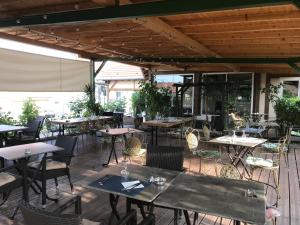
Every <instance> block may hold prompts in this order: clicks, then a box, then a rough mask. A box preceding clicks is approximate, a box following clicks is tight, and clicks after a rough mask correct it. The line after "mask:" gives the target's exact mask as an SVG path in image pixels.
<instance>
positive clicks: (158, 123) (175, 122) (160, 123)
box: [143, 117, 193, 145]
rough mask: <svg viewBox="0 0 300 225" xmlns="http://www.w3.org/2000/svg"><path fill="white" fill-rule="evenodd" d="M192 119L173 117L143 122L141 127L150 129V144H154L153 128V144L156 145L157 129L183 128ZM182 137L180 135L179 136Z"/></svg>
mask: <svg viewBox="0 0 300 225" xmlns="http://www.w3.org/2000/svg"><path fill="white" fill-rule="evenodd" d="M192 120H193V118H192V117H175V118H168V119H166V120H148V121H145V122H143V125H146V126H150V127H152V130H151V143H152V145H153V143H154V128H155V144H156V145H157V140H158V128H159V127H160V128H173V127H177V126H183V124H185V123H188V122H191V121H192ZM181 135H182V134H181Z"/></svg>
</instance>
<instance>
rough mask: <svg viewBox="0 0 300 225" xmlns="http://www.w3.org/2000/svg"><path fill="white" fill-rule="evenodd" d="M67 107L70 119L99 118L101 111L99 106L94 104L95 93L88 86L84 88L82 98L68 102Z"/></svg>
mask: <svg viewBox="0 0 300 225" xmlns="http://www.w3.org/2000/svg"><path fill="white" fill-rule="evenodd" d="M69 107H70V111H71V117H81V116H85V117H89V116H92V115H95V116H100V115H101V112H102V111H103V109H102V107H101V105H100V104H99V103H96V102H95V91H94V89H93V87H92V86H91V85H89V84H86V85H85V87H84V96H83V97H81V98H77V99H74V100H73V101H71V102H69Z"/></svg>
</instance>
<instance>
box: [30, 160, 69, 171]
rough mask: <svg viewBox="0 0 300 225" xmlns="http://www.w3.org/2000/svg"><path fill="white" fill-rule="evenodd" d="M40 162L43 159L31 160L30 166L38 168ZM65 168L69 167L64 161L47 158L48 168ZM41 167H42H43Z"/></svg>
mask: <svg viewBox="0 0 300 225" xmlns="http://www.w3.org/2000/svg"><path fill="white" fill-rule="evenodd" d="M40 163H41V161H34V162H30V163H28V167H31V168H35V169H37V168H38V167H39V165H40ZM64 168H67V165H66V163H64V162H59V161H54V160H51V159H48V160H47V166H46V170H57V169H64ZM40 169H42V167H41V168H40Z"/></svg>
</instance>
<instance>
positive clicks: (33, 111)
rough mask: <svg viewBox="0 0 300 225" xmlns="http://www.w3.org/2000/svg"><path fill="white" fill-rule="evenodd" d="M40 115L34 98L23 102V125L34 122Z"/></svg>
mask: <svg viewBox="0 0 300 225" xmlns="http://www.w3.org/2000/svg"><path fill="white" fill-rule="evenodd" d="M38 115H39V108H38V106H37V105H36V103H35V102H34V101H33V99H32V98H27V99H25V100H24V102H23V107H22V114H21V115H20V116H19V120H20V122H21V123H22V124H27V123H28V122H29V121H32V120H34V119H35V118H36V117H37V116H38Z"/></svg>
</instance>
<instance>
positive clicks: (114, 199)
mask: <svg viewBox="0 0 300 225" xmlns="http://www.w3.org/2000/svg"><path fill="white" fill-rule="evenodd" d="M118 201H119V196H118V195H117V196H114V195H113V194H109V203H110V207H111V210H112V212H111V215H110V218H109V222H108V224H112V221H113V219H114V217H116V218H117V220H118V221H119V220H120V215H119V213H118V211H117V205H118Z"/></svg>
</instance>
